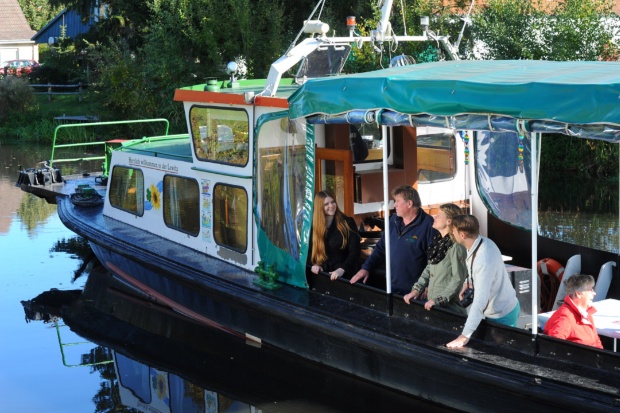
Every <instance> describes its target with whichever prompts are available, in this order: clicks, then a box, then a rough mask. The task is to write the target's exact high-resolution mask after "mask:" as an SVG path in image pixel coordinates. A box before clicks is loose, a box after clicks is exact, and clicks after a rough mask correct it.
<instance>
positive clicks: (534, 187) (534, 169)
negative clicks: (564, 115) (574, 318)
mask: <svg viewBox="0 0 620 413" xmlns="http://www.w3.org/2000/svg"><path fill="white" fill-rule="evenodd" d="M539 138H540V134H539V133H532V134H531V145H530V146H531V155H532V156H531V158H530V163H531V164H530V170H531V174H530V177H531V178H530V179H531V182H530V193H531V202H532V204H531V209H532V282H531V289H532V334H533V337H536V335H537V334H538V271H537V269H536V265H537V259H536V257H537V255H538V147H537V146H538V145H537V142H538V140H539Z"/></svg>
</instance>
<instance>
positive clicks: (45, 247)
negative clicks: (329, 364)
mask: <svg viewBox="0 0 620 413" xmlns="http://www.w3.org/2000/svg"><path fill="white" fill-rule="evenodd" d="M45 159H49V151H48V150H47V149H46V148H24V147H18V146H11V145H0V256H1V257H2V266H1V267H0V314H2V316H1V317H2V327H3V328H2V330H3V331H2V333H0V396H2V397H1V399H0V400H1V401H0V411H1V412H11V413H21V412H24V413H31V412H50V413H54V412H58V413H60V412H63V413H65V412H85V413H90V412H109V411H115V412H130V411H131V412H133V411H148V412H158V411H161V412H168V411H175V412H177V411H180V412H248V413H250V412H260V411H263V412H347V411H356V412H364V411H386V412H388V411H405V410H409V408H410V407H415V408H416V409H417V410H418V411H431V412H448V411H452V410H449V409H446V408H443V407H438V406H437V405H436V404H433V403H429V402H425V401H422V400H417V399H413V398H410V397H407V396H404V395H402V394H400V393H397V392H393V391H390V390H387V389H384V388H382V387H381V386H375V385H371V384H369V383H367V382H363V381H360V380H357V379H354V378H352V377H350V376H347V375H344V374H341V373H338V372H335V371H332V370H330V369H325V368H322V367H319V366H317V365H315V364H312V363H308V362H306V361H304V360H301V359H299V358H296V357H293V356H291V355H289V354H283V353H281V352H278V351H275V350H272V349H268V348H257V347H256V346H252V345H249V344H247V343H245V341H244V340H242V339H240V338H237V337H232V336H230V335H225V334H224V333H221V332H215V331H210V330H208V329H206V328H205V327H201V326H196V325H192V324H191V323H187V320H185V319H183V318H182V317H181V318H179V315H178V314H173V315H170V314H167V313H165V312H164V313H158V312H157V311H154V309H150V308H149V306H144V305H142V304H140V303H132V302H130V301H127V300H124V301H117V304H115V305H118V308H119V310H118V311H120V308H121V307H122V308H125V309H126V311H127V314H128V315H129V316H130V315H132V314H133V315H135V316H136V317H138V318H139V320H141V321H140V322H142V321H145V320H150V321H149V323H150V324H149V325H151V326H153V325H155V326H160V327H161V326H165V327H164V328H163V329H164V330H165V329H168V330H170V329H183V330H182V331H185V333H184V334H185V336H184V337H183V334H180V335H179V337H180V339H179V340H176V341H171V340H170V339H168V340H166V339H165V338H162V337H160V336H157V335H149V334H146V333H145V332H144V331H142V330H138V329H136V328H134V327H133V324H127V323H125V324H119V325H117V324H107V325H109V326H112V327H111V329H112V330H113V331H106V329H105V328H100V329H99V330H98V335H96V337H95V336H92V335H89V337H94V338H92V341H91V340H89V339H85V338H83V337H80V336H79V335H77V334H76V333H74V332H73V331H72V330H71V328H70V327H68V326H67V325H65V320H63V319H54V318H52V319H50V320H48V321H43V320H28V319H26V316H25V311H24V306H23V304H22V301H28V300H32V299H34V298H35V297H37V296H39V295H40V294H42V293H45V292H48V294H51V295H53V296H56V295H61V294H65V292H66V291H70V290H81V289H82V288H83V287H84V286H85V285H86V283H87V279H88V278H89V274H91V278H90V280H91V281H89V282H88V284H89V285H90V284H91V282H92V280H93V279H95V275H94V274H96V273H97V271H96V268H95V270H92V265H91V264H88V265H86V266H84V264H85V263H88V262H89V261H88V259H87V257H88V255H89V248H88V246H87V245H86V244H85V243H84V241H83V240H82V239H80V238H78V237H77V236H76V235H75V234H74V233H72V232H71V231H69V230H68V229H66V228H65V227H64V226H63V225H62V223H61V222H60V220H59V218H58V215H57V212H56V207H55V206H51V205H48V204H46V203H45V202H44V201H43V200H40V199H38V198H35V197H33V196H31V195H28V194H25V193H22V192H21V191H20V190H19V189H18V188H16V187H15V186H14V185H15V182H16V179H17V171H18V165H20V164H21V165H23V166H24V167H34V166H36V163H37V162H39V161H42V160H45ZM63 173H65V172H63ZM65 174H66V173H65ZM91 270H92V271H91ZM76 276H77V278H76ZM74 278H75V280H74ZM52 289H57V290H60V291H61V292H62V293H58V292H55V291H52V292H51V293H49V291H51V290H52ZM79 293H80V292H79V291H76V294H79ZM115 300H123V298H122V297H120V298H119V297H116V298H115ZM131 306H134V307H131ZM127 309H129V310H127ZM31 317H32V316H31ZM170 317H173V318H172V321H171V320H170ZM174 317H176V318H174ZM153 320H154V321H153ZM100 321H101V322H102V323H103V324H104V325H105V323H104V322H105V321H106V319H105V318H104V316H101V317H99V318H97V317H96V316H95V317H94V318H93V319H92V324H93V325H96V324H98V323H99V322H100ZM89 322H91V321H89ZM67 323H69V319H68V320H67ZM165 323H168V324H165ZM80 332H81V330H80ZM119 336H120V339H119ZM125 337H126V343H124V344H128V345H127V346H124V345H121V344H123V343H122V342H123V339H124V338H125ZM198 339H199V341H197V340H198ZM197 342H198V344H196V343H197ZM119 343H120V344H119ZM203 343H204V345H203ZM199 347H200V348H201V349H200V350H199V351H197V350H196V349H197V348H199ZM115 350H117V351H115ZM117 369H123V371H124V372H125V373H123V375H122V377H123V379H122V380H119V376H118V374H117V371H118V370H117ZM130 388H131V390H129V389H130ZM133 408H137V410H134V409H133Z"/></svg>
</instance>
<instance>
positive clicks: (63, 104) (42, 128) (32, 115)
mask: <svg viewBox="0 0 620 413" xmlns="http://www.w3.org/2000/svg"><path fill="white" fill-rule="evenodd" d="M35 97H36V103H35V105H34V106H33V107H32V108H31V109H30V110H28V111H26V112H24V113H20V114H18V115H15V116H13V117H11V118H9V119H6V120H5V121H4V122H3V123H2V124H1V125H0V139H2V141H6V142H24V143H46V142H51V141H52V138H53V136H54V128H56V126H58V124H59V122H60V120H58V119H56V118H58V117H63V116H96V117H98V118H99V119H100V120H110V115H109V114H108V113H107V112H106V110H105V108H104V106H103V105H102V102H101V99H99V97H98V94H97V92H95V91H93V90H88V89H87V90H86V91H85V92H84V95H83V98H82V101H81V102H80V100H79V97H78V96H77V95H54V96H52V97H51V100H49V99H48V97H47V95H36V96H35Z"/></svg>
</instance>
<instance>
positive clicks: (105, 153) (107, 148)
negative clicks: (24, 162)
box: [49, 118, 170, 176]
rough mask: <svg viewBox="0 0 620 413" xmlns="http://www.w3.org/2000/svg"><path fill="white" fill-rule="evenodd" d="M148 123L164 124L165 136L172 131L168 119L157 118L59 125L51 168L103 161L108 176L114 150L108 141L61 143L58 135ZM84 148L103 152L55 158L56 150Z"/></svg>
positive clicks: (53, 144) (54, 141) (56, 130)
mask: <svg viewBox="0 0 620 413" xmlns="http://www.w3.org/2000/svg"><path fill="white" fill-rule="evenodd" d="M148 123H162V124H163V126H164V135H165V136H167V135H168V130H169V129H170V122H169V121H168V119H163V118H157V119H135V120H123V121H110V122H91V123H74V124H64V125H58V126H56V128H55V129H54V139H53V142H52V154H51V157H50V160H49V167H50V168H52V167H53V165H54V163H64V162H80V161H96V160H103V161H104V163H103V166H102V168H103V172H104V175H105V176H107V175H108V172H109V171H108V168H109V165H110V152H111V150H112V147H111V145H109V144H108V142H107V139H106V140H101V141H100V140H94V141H92V142H78V143H59V139H58V133H59V132H60V131H61V130H63V129H71V128H80V129H86V128H101V127H111V126H115V125H116V126H117V125H124V124H148ZM83 146H89V147H101V152H100V153H99V154H94V155H91V156H83V157H78V158H76V157H72V158H55V155H56V150H57V149H63V148H65V149H66V148H78V147H83Z"/></svg>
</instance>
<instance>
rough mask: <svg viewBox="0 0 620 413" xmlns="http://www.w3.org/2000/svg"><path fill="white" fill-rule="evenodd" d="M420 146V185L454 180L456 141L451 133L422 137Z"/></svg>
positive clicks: (418, 141) (418, 140)
mask: <svg viewBox="0 0 620 413" xmlns="http://www.w3.org/2000/svg"><path fill="white" fill-rule="evenodd" d="M417 144H418V183H421V184H430V183H433V182H440V181H446V180H449V179H452V178H454V175H455V174H456V162H455V159H456V140H455V138H454V135H453V134H451V133H436V134H431V135H420V136H418V138H417Z"/></svg>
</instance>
